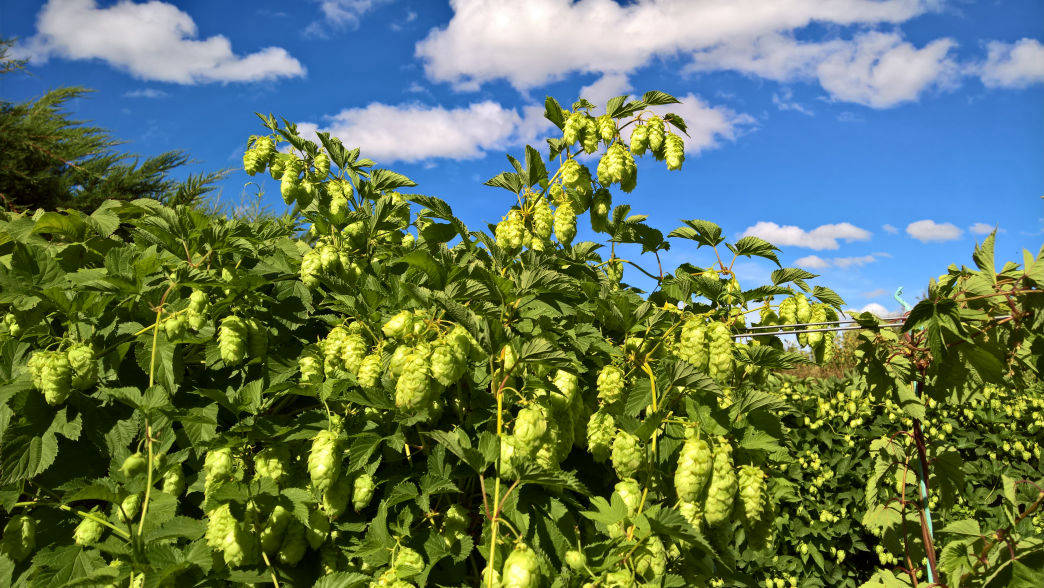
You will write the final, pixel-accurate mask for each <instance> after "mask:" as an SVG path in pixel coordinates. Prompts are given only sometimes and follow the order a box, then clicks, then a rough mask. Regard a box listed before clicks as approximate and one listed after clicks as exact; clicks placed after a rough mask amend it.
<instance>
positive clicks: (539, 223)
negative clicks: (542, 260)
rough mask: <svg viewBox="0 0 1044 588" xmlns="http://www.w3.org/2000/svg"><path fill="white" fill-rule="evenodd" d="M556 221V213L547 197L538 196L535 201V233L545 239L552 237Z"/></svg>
mask: <svg viewBox="0 0 1044 588" xmlns="http://www.w3.org/2000/svg"><path fill="white" fill-rule="evenodd" d="M554 222H555V217H554V213H553V212H552V211H551V206H550V205H549V204H548V202H547V199H546V198H537V200H536V202H534V203H533V235H534V236H536V237H538V238H540V239H543V240H547V239H550V238H551V231H552V229H553V225H554Z"/></svg>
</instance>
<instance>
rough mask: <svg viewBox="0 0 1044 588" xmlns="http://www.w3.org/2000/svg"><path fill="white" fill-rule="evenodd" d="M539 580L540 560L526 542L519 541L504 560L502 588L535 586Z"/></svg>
mask: <svg viewBox="0 0 1044 588" xmlns="http://www.w3.org/2000/svg"><path fill="white" fill-rule="evenodd" d="M540 581H541V576H540V562H539V561H538V560H537V556H536V553H534V552H533V550H532V549H530V548H529V547H527V546H526V544H524V543H519V544H518V545H516V546H515V549H514V550H512V551H511V553H510V554H509V555H508V556H507V559H505V560H504V567H503V569H502V570H501V572H500V585H501V586H502V587H503V588H536V587H537V586H539V585H540Z"/></svg>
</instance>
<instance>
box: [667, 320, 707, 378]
mask: <svg viewBox="0 0 1044 588" xmlns="http://www.w3.org/2000/svg"><path fill="white" fill-rule="evenodd" d="M674 353H675V355H677V356H678V357H679V358H680V359H682V360H684V361H686V362H688V363H690V364H692V366H693V367H695V368H696V369H698V370H706V369H707V366H708V361H709V359H710V356H709V354H708V353H707V326H706V325H705V324H704V322H703V320H701V319H698V318H691V319H689V320H687V321H685V324H683V325H682V329H681V336H680V337H679V339H678V345H677V346H675V348H674Z"/></svg>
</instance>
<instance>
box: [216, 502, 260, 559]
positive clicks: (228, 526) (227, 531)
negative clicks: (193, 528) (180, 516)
mask: <svg viewBox="0 0 1044 588" xmlns="http://www.w3.org/2000/svg"><path fill="white" fill-rule="evenodd" d="M205 537H206V541H207V545H209V546H210V547H211V548H212V549H215V550H218V551H221V552H222V556H223V557H224V559H225V563H227V564H228V565H229V566H231V567H240V566H243V565H245V564H247V563H249V562H250V561H251V560H252V559H253V557H254V553H255V551H256V548H257V539H256V538H255V537H254V536H253V535H252V534H250V533H249V532H248V531H247V530H246V529H245V528H243V525H241V524H240V523H239V521H237V520H236V518H235V516H233V514H232V509H231V507H230V506H229V505H228V503H225V504H222V505H221V506H219V507H217V508H215V509H214V510H212V511H210V513H209V515H208V521H207V530H206V534H205Z"/></svg>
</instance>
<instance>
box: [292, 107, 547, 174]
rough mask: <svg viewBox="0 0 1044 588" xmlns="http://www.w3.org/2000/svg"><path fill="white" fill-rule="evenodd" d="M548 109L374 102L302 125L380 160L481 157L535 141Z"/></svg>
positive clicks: (544, 125)
mask: <svg viewBox="0 0 1044 588" xmlns="http://www.w3.org/2000/svg"><path fill="white" fill-rule="evenodd" d="M542 115H543V109H542V108H539V109H538V108H535V107H532V108H527V109H525V110H523V113H522V114H519V112H518V111H516V110H514V109H510V108H504V107H503V106H501V105H500V104H497V103H495V102H491V101H484V102H475V103H473V104H470V105H468V106H466V107H461V108H443V107H440V106H424V105H419V104H405V105H398V106H394V105H388V104H381V103H377V102H375V103H372V104H370V105H368V106H366V107H363V108H348V109H345V110H342V111H341V112H339V113H337V114H335V115H333V116H331V117H329V121H328V122H327V124H325V125H323V126H322V128H319V127H318V125H315V124H311V125H302V128H303V129H307V130H315V129H318V130H324V131H328V132H330V133H331V134H333V135H336V136H337V137H340V138H341V140H342V141H344V143H345V144H346V145H352V146H358V147H360V148H362V150H363V152H364V153H365V154H366V156H367V157H372V158H374V159H377V160H378V161H381V162H382V163H383V162H392V161H407V162H410V161H420V160H425V159H431V158H439V157H441V158H448V159H477V158H480V157H482V156H483V155H485V152H486V151H488V150H491V149H500V148H502V147H505V146H508V145H512V144H518V143H523V142H527V141H532V140H533V139H534V137H535V136H536V135H537V134H539V133H541V132H543V131H545V130H546V129H547V127H548V126H549V124H550V123H547V122H546V121H544V123H541V122H540V121H541V120H543V119H542Z"/></svg>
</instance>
